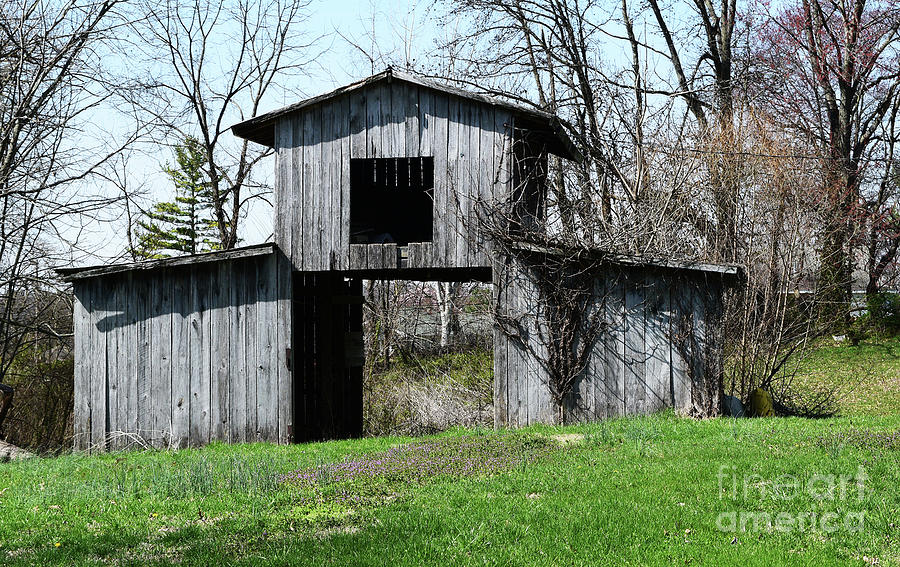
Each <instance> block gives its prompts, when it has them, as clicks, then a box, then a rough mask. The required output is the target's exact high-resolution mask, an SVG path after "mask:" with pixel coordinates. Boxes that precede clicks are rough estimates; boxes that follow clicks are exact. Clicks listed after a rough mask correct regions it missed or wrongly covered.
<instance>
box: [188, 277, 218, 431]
mask: <svg viewBox="0 0 900 567" xmlns="http://www.w3.org/2000/svg"><path fill="white" fill-rule="evenodd" d="M214 269H215V268H211V267H210V266H204V265H198V266H195V267H194V268H193V269H192V270H191V281H192V285H191V292H190V305H191V308H190V330H189V335H190V336H189V340H190V353H191V377H190V400H191V402H190V413H191V424H190V434H189V437H188V443H189V444H190V445H193V446H197V445H205V444H206V443H209V425H210V424H209V401H210V393H209V391H210V390H209V387H210V360H209V354H210V341H211V337H210V334H209V333H210V327H209V293H210V287H211V286H210V285H209V283H210V275H211V273H212V271H211V270H214Z"/></svg>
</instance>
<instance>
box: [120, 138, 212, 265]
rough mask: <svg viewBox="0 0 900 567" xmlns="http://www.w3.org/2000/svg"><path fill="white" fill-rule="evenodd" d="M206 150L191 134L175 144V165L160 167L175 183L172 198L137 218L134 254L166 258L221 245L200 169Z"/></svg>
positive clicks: (196, 252)
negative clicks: (141, 218) (139, 219)
mask: <svg viewBox="0 0 900 567" xmlns="http://www.w3.org/2000/svg"><path fill="white" fill-rule="evenodd" d="M207 163H208V162H207V159H206V153H205V152H204V151H203V147H202V146H201V145H200V142H199V141H198V140H197V139H196V138H193V137H188V138H186V139H185V141H184V144H181V145H178V146H175V165H174V166H171V165H168V164H167V165H166V166H165V167H164V168H163V171H164V172H165V173H166V175H168V176H169V179H171V180H172V183H173V184H174V185H175V201H164V202H159V203H156V204H155V205H154V206H153V208H152V210H150V211H149V212H147V213H145V217H146V218H145V220H142V221H140V222H138V226H139V228H138V230H137V231H136V234H135V237H136V241H137V244H136V245H135V247H134V248H135V250H134V254H135V256H138V257H140V258H147V259H149V258H167V257H169V256H172V255H176V256H177V255H179V254H198V253H200V252H210V251H213V250H219V249H221V246H220V244H219V242H218V240H217V239H216V235H217V228H218V225H217V223H216V221H215V220H214V219H213V214H212V195H211V194H210V190H209V182H208V181H207V180H206V177H205V172H204V170H203V168H204V167H206V165H207Z"/></svg>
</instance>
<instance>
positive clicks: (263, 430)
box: [256, 256, 278, 442]
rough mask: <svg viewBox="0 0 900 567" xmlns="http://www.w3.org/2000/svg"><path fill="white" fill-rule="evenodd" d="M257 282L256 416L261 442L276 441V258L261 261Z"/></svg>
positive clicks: (258, 436)
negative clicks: (274, 291)
mask: <svg viewBox="0 0 900 567" xmlns="http://www.w3.org/2000/svg"><path fill="white" fill-rule="evenodd" d="M257 274H258V277H257V281H256V299H257V318H256V337H257V344H256V349H257V354H256V416H257V420H258V435H257V440H259V441H273V442H274V441H277V440H278V436H277V430H278V426H277V413H276V412H275V411H274V410H275V404H277V403H278V399H277V398H278V396H277V395H276V391H277V385H278V382H277V378H276V376H275V374H274V371H275V366H274V364H273V363H275V362H276V359H275V357H274V355H273V342H274V341H273V337H274V336H275V329H274V328H273V323H274V322H275V321H276V320H277V317H278V315H277V313H276V310H275V307H276V302H275V301H274V300H273V295H274V294H273V290H274V288H275V258H274V256H266V257H265V259H264V260H262V261H260V263H259V267H258V272H257Z"/></svg>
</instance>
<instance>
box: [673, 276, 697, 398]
mask: <svg viewBox="0 0 900 567" xmlns="http://www.w3.org/2000/svg"><path fill="white" fill-rule="evenodd" d="M669 278H670V279H669V282H670V285H669V289H670V302H671V306H672V320H671V322H670V327H669V328H670V330H669V337H670V338H669V345H670V357H671V360H672V397H673V398H674V400H675V409H676V410H677V411H679V412H682V413H688V412H690V411H691V378H690V377H691V368H690V364H691V336H692V335H693V309H692V305H691V293H690V288H689V287H688V286H687V285H686V282H685V281H684V280H682V279H681V278H676V277H672V276H670V277H669Z"/></svg>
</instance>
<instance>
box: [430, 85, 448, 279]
mask: <svg viewBox="0 0 900 567" xmlns="http://www.w3.org/2000/svg"><path fill="white" fill-rule="evenodd" d="M449 100H450V99H449V98H448V97H447V95H445V94H439V93H438V94H435V96H434V116H433V117H432V118H431V119H430V121H431V128H430V129H431V132H432V136H431V139H432V144H433V147H432V150H433V154H434V228H433V234H432V238H431V241H432V256H431V265H432V266H434V267H446V266H447V265H448V264H447V249H448V246H449V244H448V242H449V239H448V235H447V226H448V225H447V222H448V213H447V210H448V208H449V192H450V183H449V182H448V181H449V176H450V169H449V165H450V164H449V161H448V160H449V145H448V140H449V119H448V117H449V113H450V109H449V104H450V102H449Z"/></svg>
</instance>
